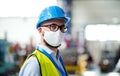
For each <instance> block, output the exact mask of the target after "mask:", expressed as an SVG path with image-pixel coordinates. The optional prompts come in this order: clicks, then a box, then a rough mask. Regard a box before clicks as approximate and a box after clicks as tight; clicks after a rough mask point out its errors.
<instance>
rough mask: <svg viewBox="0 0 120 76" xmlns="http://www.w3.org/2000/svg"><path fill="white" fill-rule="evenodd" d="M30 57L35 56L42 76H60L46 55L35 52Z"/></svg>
mask: <svg viewBox="0 0 120 76" xmlns="http://www.w3.org/2000/svg"><path fill="white" fill-rule="evenodd" d="M31 56H35V57H36V58H37V60H38V62H39V66H40V72H41V74H42V76H60V74H59V72H58V70H57V69H56V67H55V66H54V64H53V63H52V62H51V60H50V59H49V58H48V57H47V56H46V55H44V54H43V53H41V52H40V51H38V50H35V51H34V52H33V53H32V54H31V55H30V56H29V57H31ZM29 57H28V58H29ZM31 66H32V65H31Z"/></svg>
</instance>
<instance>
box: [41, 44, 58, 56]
mask: <svg viewBox="0 0 120 76" xmlns="http://www.w3.org/2000/svg"><path fill="white" fill-rule="evenodd" d="M40 44H41V45H43V46H46V47H48V48H49V49H51V50H53V51H54V52H55V53H56V54H57V52H58V49H57V47H52V46H49V45H47V44H46V43H44V42H41V43H40Z"/></svg>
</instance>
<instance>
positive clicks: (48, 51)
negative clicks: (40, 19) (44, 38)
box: [37, 44, 60, 59]
mask: <svg viewBox="0 0 120 76" xmlns="http://www.w3.org/2000/svg"><path fill="white" fill-rule="evenodd" d="M37 47H41V48H42V49H44V50H45V51H46V52H47V53H48V54H50V55H51V56H52V57H56V58H57V59H58V58H59V56H60V53H59V51H58V52H57V53H55V52H54V51H53V50H51V49H50V48H48V47H46V46H43V45H41V44H38V45H37Z"/></svg>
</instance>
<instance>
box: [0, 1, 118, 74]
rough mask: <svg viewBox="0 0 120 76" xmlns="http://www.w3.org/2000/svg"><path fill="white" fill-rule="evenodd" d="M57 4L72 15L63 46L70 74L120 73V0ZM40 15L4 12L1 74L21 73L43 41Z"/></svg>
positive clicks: (0, 22)
mask: <svg viewBox="0 0 120 76" xmlns="http://www.w3.org/2000/svg"><path fill="white" fill-rule="evenodd" d="M12 1H14V0H12ZM55 3H57V5H59V6H61V7H62V8H63V9H64V10H65V13H66V15H67V16H70V17H71V22H70V23H68V25H69V30H68V31H67V32H66V34H65V35H66V37H65V39H64V42H63V43H62V46H61V47H60V50H61V55H62V57H63V59H64V62H65V65H66V68H67V71H68V73H69V74H70V75H71V76H72V75H73V76H74V75H76V76H89V75H90V76H120V60H119V58H120V36H119V34H120V0H56V2H55ZM26 5H27V3H26ZM14 7H15V6H14ZM29 9H30V8H29ZM34 9H35V8H34ZM9 11H10V10H9ZM31 12H32V11H31ZM21 13H24V12H21ZM37 15H38V14H37ZM37 15H35V16H32V15H31V16H2V15H0V76H17V75H18V72H19V69H20V67H21V65H22V63H23V62H24V60H25V58H26V56H27V55H28V54H30V53H31V52H32V51H34V49H35V46H36V44H37V43H39V38H38V33H37V30H36V28H35V25H36V22H37V19H38V17H37ZM10 29H11V30H10ZM28 35H29V36H28Z"/></svg>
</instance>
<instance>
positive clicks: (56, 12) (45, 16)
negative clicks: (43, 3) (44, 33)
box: [36, 6, 70, 28]
mask: <svg viewBox="0 0 120 76" xmlns="http://www.w3.org/2000/svg"><path fill="white" fill-rule="evenodd" d="M55 18H63V19H65V20H66V23H67V22H69V20H70V18H69V17H66V16H65V13H64V11H63V9H62V8H60V7H58V6H50V7H47V8H45V9H44V10H43V11H42V12H41V14H40V16H39V19H38V23H37V25H36V28H38V27H40V25H41V23H42V22H44V21H47V20H51V19H55Z"/></svg>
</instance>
